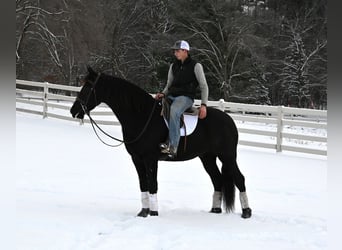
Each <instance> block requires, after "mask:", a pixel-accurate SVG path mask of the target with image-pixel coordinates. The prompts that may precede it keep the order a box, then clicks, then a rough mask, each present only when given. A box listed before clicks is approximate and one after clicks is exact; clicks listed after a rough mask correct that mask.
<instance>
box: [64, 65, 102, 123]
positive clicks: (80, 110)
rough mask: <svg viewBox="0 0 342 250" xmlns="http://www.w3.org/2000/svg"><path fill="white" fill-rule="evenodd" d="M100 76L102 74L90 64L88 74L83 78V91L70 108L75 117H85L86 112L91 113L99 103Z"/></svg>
mask: <svg viewBox="0 0 342 250" xmlns="http://www.w3.org/2000/svg"><path fill="white" fill-rule="evenodd" d="M99 78H100V74H99V73H97V72H95V71H94V70H93V69H92V68H91V67H89V66H88V74H87V75H86V77H85V78H84V79H83V80H81V82H82V84H83V86H82V88H81V91H80V92H79V93H78V95H77V98H76V100H75V102H74V104H73V105H72V107H71V109H70V113H71V115H72V117H73V118H79V119H83V117H84V114H86V113H89V112H90V111H91V110H92V109H94V108H95V107H96V106H97V105H98V104H99V100H98V99H97V98H96V88H97V86H98V85H97V83H98V81H99Z"/></svg>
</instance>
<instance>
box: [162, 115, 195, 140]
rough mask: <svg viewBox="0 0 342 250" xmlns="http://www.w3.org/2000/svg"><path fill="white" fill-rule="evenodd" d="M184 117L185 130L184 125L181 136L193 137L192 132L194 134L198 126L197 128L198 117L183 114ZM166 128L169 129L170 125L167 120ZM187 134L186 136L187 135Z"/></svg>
mask: <svg viewBox="0 0 342 250" xmlns="http://www.w3.org/2000/svg"><path fill="white" fill-rule="evenodd" d="M183 116H184V124H185V128H184V125H183V126H182V127H181V128H180V135H181V136H185V135H186V136H188V135H191V134H192V132H194V130H195V128H196V126H197V121H198V116H197V115H187V114H183ZM164 121H165V123H166V126H167V127H169V124H168V122H167V120H165V119H164ZM185 132H186V134H185Z"/></svg>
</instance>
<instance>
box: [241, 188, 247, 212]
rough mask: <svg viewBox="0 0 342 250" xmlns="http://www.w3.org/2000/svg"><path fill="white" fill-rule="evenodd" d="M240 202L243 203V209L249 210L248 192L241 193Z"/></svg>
mask: <svg viewBox="0 0 342 250" xmlns="http://www.w3.org/2000/svg"><path fill="white" fill-rule="evenodd" d="M240 202H241V207H242V209H244V208H248V207H249V204H248V198H247V194H246V192H240Z"/></svg>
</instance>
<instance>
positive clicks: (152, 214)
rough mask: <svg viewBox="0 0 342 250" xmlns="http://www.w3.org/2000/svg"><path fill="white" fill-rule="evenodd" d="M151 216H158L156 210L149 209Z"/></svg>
mask: <svg viewBox="0 0 342 250" xmlns="http://www.w3.org/2000/svg"><path fill="white" fill-rule="evenodd" d="M150 215H151V216H158V211H150Z"/></svg>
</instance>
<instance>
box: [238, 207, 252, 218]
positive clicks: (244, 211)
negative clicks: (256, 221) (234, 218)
mask: <svg viewBox="0 0 342 250" xmlns="http://www.w3.org/2000/svg"><path fill="white" fill-rule="evenodd" d="M241 217H242V218H244V219H248V218H250V217H252V209H250V208H249V207H248V208H243V209H242V215H241Z"/></svg>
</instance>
